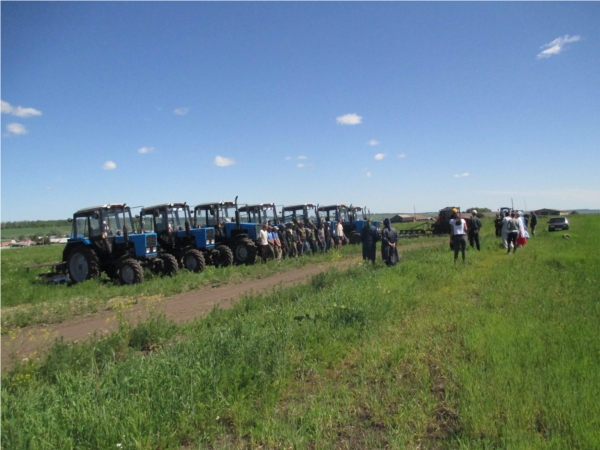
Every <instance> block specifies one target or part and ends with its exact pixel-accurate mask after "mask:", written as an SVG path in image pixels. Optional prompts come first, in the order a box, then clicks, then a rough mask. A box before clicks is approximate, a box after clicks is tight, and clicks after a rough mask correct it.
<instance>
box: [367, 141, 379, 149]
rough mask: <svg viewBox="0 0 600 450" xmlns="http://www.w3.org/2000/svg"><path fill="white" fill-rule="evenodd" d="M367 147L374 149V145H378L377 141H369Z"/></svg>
mask: <svg viewBox="0 0 600 450" xmlns="http://www.w3.org/2000/svg"><path fill="white" fill-rule="evenodd" d="M369 145H370V146H372V147H374V146H375V145H379V141H378V140H377V139H371V140H370V141H369Z"/></svg>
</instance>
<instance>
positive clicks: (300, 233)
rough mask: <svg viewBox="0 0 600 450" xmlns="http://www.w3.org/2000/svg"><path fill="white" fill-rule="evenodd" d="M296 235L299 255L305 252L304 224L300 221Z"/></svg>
mask: <svg viewBox="0 0 600 450" xmlns="http://www.w3.org/2000/svg"><path fill="white" fill-rule="evenodd" d="M296 237H297V238H298V243H297V245H298V256H302V255H303V254H304V242H305V241H304V226H303V225H302V224H301V223H299V222H298V224H297V225H296Z"/></svg>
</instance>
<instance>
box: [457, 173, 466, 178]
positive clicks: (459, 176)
mask: <svg viewBox="0 0 600 450" xmlns="http://www.w3.org/2000/svg"><path fill="white" fill-rule="evenodd" d="M468 176H469V172H465V173H463V174H458V173H457V174H455V175H454V178H463V177H468Z"/></svg>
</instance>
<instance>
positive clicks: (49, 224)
mask: <svg viewBox="0 0 600 450" xmlns="http://www.w3.org/2000/svg"><path fill="white" fill-rule="evenodd" d="M64 226H67V227H68V226H70V224H69V221H68V220H18V221H14V222H2V223H0V228H1V229H3V230H8V229H14V228H53V227H64Z"/></svg>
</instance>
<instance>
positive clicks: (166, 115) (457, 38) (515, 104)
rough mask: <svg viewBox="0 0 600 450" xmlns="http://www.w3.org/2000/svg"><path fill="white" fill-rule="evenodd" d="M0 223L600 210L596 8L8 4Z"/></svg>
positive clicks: (599, 58) (599, 68) (387, 4)
mask: <svg viewBox="0 0 600 450" xmlns="http://www.w3.org/2000/svg"><path fill="white" fill-rule="evenodd" d="M1 8H2V141H1V143H2V220H3V221H10V220H35V219H58V218H67V217H69V216H70V215H71V214H72V213H73V212H74V211H75V210H77V209H80V208H83V207H87V206H91V205H95V204H102V203H111V202H112V203H118V202H126V203H127V204H129V205H131V206H138V205H150V204H156V203H161V202H168V201H187V202H188V203H190V204H197V203H203V202H207V201H213V200H223V199H232V198H234V197H235V196H236V195H238V196H239V202H240V203H260V202H275V203H277V204H292V203H305V202H311V203H320V204H331V203H353V204H358V205H368V206H369V207H370V209H371V210H372V211H374V212H376V211H377V212H411V211H413V208H416V210H417V211H435V210H438V209H440V208H442V207H445V206H449V205H459V206H461V207H463V208H467V207H473V206H480V207H484V206H485V207H488V208H492V209H497V208H499V207H501V206H505V205H510V201H511V198H513V199H514V204H515V207H518V208H525V207H527V209H533V208H542V207H552V208H594V209H595V208H600V176H598V173H599V169H600V156H599V153H600V151H599V150H600V107H599V105H600V27H599V26H598V24H599V23H600V3H598V2H583V3H552V2H550V3H549V2H527V3H520V2H502V3H485V2H484V3H481V2H475V3H471V2H461V3H439V2H434V3H429V2H416V3H405V2H399V3H395V2H377V3H369V2H350V3H348V2H328V3H317V2H285V3H280V2H277V3H272V2H260V3H241V2H212V3H204V2H176V3H169V2H110V3H103V2H60V3H55V2H2V3H1Z"/></svg>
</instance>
